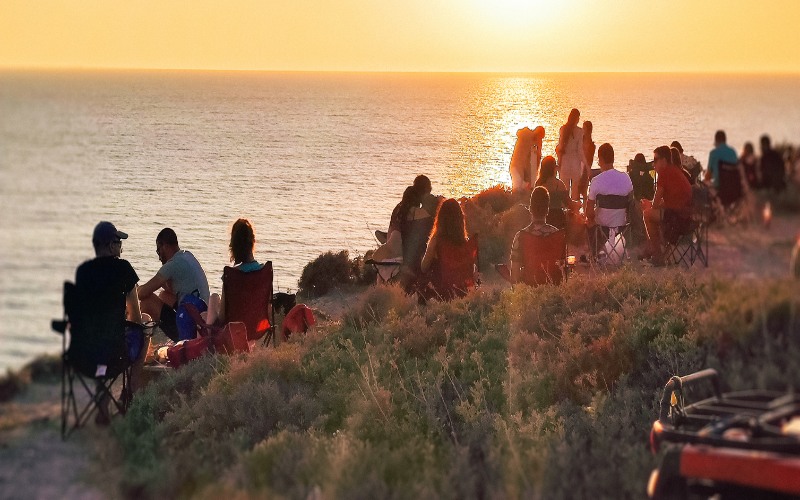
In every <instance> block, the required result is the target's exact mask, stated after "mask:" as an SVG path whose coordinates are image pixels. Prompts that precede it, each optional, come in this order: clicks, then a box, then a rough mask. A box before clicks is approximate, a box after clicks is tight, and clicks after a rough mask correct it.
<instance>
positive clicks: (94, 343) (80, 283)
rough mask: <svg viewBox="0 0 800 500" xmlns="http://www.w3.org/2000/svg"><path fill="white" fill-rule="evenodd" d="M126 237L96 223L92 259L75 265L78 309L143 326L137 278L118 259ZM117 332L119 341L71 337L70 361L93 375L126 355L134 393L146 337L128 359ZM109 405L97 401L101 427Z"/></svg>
mask: <svg viewBox="0 0 800 500" xmlns="http://www.w3.org/2000/svg"><path fill="white" fill-rule="evenodd" d="M127 238H128V235H127V234H126V233H123V232H122V231H119V230H117V228H116V227H115V226H114V224H112V223H111V222H107V221H102V222H100V223H99V224H97V225H96V226H95V228H94V232H93V234H92V246H94V253H95V258H94V259H91V260H87V261H86V262H84V263H82V264H81V265H80V266H78V269H77V270H76V272H75V286H76V288H77V289H78V290H79V291H80V293H81V297H82V299H83V301H84V303H82V304H81V308H82V309H83V310H85V311H87V312H88V313H90V314H93V313H95V314H109V313H110V314H119V315H120V316H119V319H120V325H122V320H123V319H127V320H128V321H131V322H133V323H137V324H142V323H143V322H144V321H146V320H149V319H150V318H149V316H146V315H145V316H143V315H142V312H141V309H140V304H139V298H138V295H137V283H138V282H139V276H138V275H137V274H136V271H134V270H133V267H132V266H131V264H130V263H129V262H128V261H127V260H125V259H122V258H121V256H122V240H125V239H127ZM120 327H121V326H120ZM121 328H122V327H121ZM104 333H107V332H104ZM116 333H118V335H119V338H113V339H110V338H96V337H92V338H89V337H82V336H79V335H74V336H73V338H72V340H71V342H70V347H69V353H70V360H71V362H73V363H74V364H75V365H76V366H78V367H81V370H82V371H83V372H86V373H87V374H89V375H94V374H95V373H96V370H97V365H98V364H106V365H110V364H112V360H114V359H124V357H125V356H128V359H127V361H128V362H131V363H133V367H132V368H133V369H132V371H131V381H130V389H131V393H133V392H136V391H137V390H138V389H139V386H140V385H141V384H140V381H141V370H142V365H143V363H144V357H145V356H146V354H147V350H148V348H149V340H148V339H147V338H146V337H144V338H143V339H142V340H143V345H142V346H141V348H140V350H139V353H138V354H137V356H135V357H134V358H133V359H131V358H130V354H129V353H128V352H127V349H126V346H125V334H124V332H123V331H119V332H116ZM109 344H112V345H109ZM101 384H102V382H100V381H98V387H99V386H100V385H101ZM98 393H100V391H99V390H98ZM109 403H110V400H109V399H108V397H107V396H106V397H104V398H103V400H102V401H100V404H99V405H98V408H99V410H98V414H97V417H96V418H95V422H96V423H98V424H100V425H105V424H108V423H109V413H108V406H109Z"/></svg>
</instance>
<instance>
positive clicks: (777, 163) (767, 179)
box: [761, 135, 786, 193]
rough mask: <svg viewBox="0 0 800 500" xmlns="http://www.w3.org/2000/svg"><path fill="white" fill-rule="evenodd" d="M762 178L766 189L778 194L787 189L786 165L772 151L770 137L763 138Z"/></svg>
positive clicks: (778, 155) (776, 153)
mask: <svg viewBox="0 0 800 500" xmlns="http://www.w3.org/2000/svg"><path fill="white" fill-rule="evenodd" d="M761 176H762V179H763V185H762V186H763V187H764V188H766V189H770V190H772V191H774V192H776V193H778V192H781V191H783V190H784V189H785V188H786V164H785V163H784V161H783V158H782V157H781V155H780V153H778V152H777V151H775V150H774V149H772V146H771V144H770V139H769V136H768V135H762V136H761Z"/></svg>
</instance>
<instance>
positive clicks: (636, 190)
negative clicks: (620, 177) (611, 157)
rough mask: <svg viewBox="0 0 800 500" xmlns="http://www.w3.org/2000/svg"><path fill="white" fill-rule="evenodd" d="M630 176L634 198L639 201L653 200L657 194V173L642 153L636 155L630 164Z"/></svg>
mask: <svg viewBox="0 0 800 500" xmlns="http://www.w3.org/2000/svg"><path fill="white" fill-rule="evenodd" d="M628 176H629V177H630V178H631V184H633V196H634V197H635V198H636V199H637V200H643V199H645V198H646V199H648V200H652V199H653V195H654V194H656V182H655V172H654V171H653V164H652V163H648V162H647V160H646V159H645V157H644V155H643V154H642V153H636V156H634V157H633V160H630V161H629V162H628Z"/></svg>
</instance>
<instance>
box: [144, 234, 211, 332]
mask: <svg viewBox="0 0 800 500" xmlns="http://www.w3.org/2000/svg"><path fill="white" fill-rule="evenodd" d="M156 254H157V255H158V258H159V260H160V261H161V263H162V266H161V268H160V269H159V270H158V272H157V273H156V275H155V276H153V277H152V278H151V279H150V281H148V282H147V283H145V284H144V285H142V286H141V287H139V300H141V301H142V309H143V310H144V312H146V313H147V314H149V315H150V316H151V317H152V318H153V320H155V321H157V322H159V327H160V328H161V330H163V331H164V333H165V334H166V335H167V337H169V338H170V339H172V340H174V341H176V342H177V341H178V340H186V339H191V338H194V337H195V334H196V330H197V325H195V323H194V321H192V319H191V318H190V317H189V315H188V314H187V313H186V310H185V308H183V307H182V305H183V303H184V302H191V303H192V304H193V305H194V306H195V307H196V308H197V310H198V311H200V312H203V311H205V310H206V309H207V305H208V299H209V295H210V294H209V290H208V279H207V278H206V273H205V271H204V270H203V267H202V266H201V265H200V263H199V262H198V261H197V259H196V258H195V256H194V255H192V253H191V252H189V251H187V250H181V248H180V246H179V245H178V236H177V235H176V234H175V231H173V230H172V229H170V228H168V227H167V228H164V229H162V230H161V232H159V233H158V236H156ZM159 289H162V290H161V293H159V294H156V291H158V290H159Z"/></svg>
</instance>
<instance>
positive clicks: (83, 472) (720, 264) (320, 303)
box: [0, 217, 800, 499]
mask: <svg viewBox="0 0 800 500" xmlns="http://www.w3.org/2000/svg"><path fill="white" fill-rule="evenodd" d="M799 233H800V218H798V217H792V218H789V217H777V218H776V219H774V220H773V222H772V225H771V227H770V228H769V229H766V228H764V227H763V225H761V224H751V225H750V226H749V227H745V228H742V227H724V228H713V229H712V230H711V231H710V234H709V242H710V259H709V267H708V268H704V267H702V266H701V265H699V264H695V266H694V267H693V268H692V269H691V270H689V271H678V270H677V268H674V267H668V268H660V269H654V268H647V266H646V265H643V264H641V263H638V262H635V261H633V262H632V265H634V266H637V267H638V268H640V269H641V271H642V272H692V273H711V274H719V275H724V276H733V277H736V278H737V279H741V280H743V281H746V280H751V279H759V278H762V277H770V278H782V277H786V276H787V275H788V274H789V259H790V254H791V251H792V247H793V245H794V242H795V241H796V240H797V236H798V234H799ZM578 272H595V271H594V270H592V269H588V268H586V269H583V270H581V269H579V270H578ZM484 282H485V283H486V285H487V286H507V285H505V282H503V280H502V279H500V278H499V276H497V275H496V274H495V273H494V272H493V271H490V275H488V276H484ZM356 295H357V294H356V293H354V292H334V293H331V294H329V295H328V296H326V297H322V298H320V299H318V300H316V301H313V302H312V303H311V304H310V305H311V306H312V307H313V308H314V309H315V310H316V312H317V314H318V318H319V319H320V320H323V321H326V320H336V319H338V318H341V316H342V314H343V313H344V311H345V310H346V309H347V307H348V305H349V304H350V303H351V302H352V301H353V300H355V298H356ZM60 390H61V387H60V384H58V383H51V384H39V383H36V384H32V385H31V386H29V387H28V389H27V390H26V391H24V393H22V394H20V395H19V396H17V397H16V398H15V399H14V400H13V401H10V402H7V403H3V404H0V499H17V498H25V499H30V498H34V499H50V498H58V499H62V498H75V499H100V498H113V497H115V496H118V493H115V492H114V491H109V490H106V489H104V488H110V487H112V486H109V484H111V483H112V481H106V482H105V483H104V482H103V480H102V478H103V472H102V471H101V470H100V468H101V467H102V464H103V463H104V462H105V461H106V460H112V459H113V457H108V456H103V454H107V453H113V451H110V450H109V447H106V446H102V443H103V442H104V441H106V440H107V439H109V438H110V436H109V432H110V431H109V430H108V429H107V428H99V427H96V426H95V425H94V424H93V423H90V424H88V426H87V427H86V428H84V429H81V430H79V431H77V432H75V433H74V434H73V435H72V436H71V437H70V438H69V440H68V441H66V442H64V441H62V440H61V436H60V432H59V430H60V429H59V417H60V406H59V405H60ZM98 464H99V465H98Z"/></svg>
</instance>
